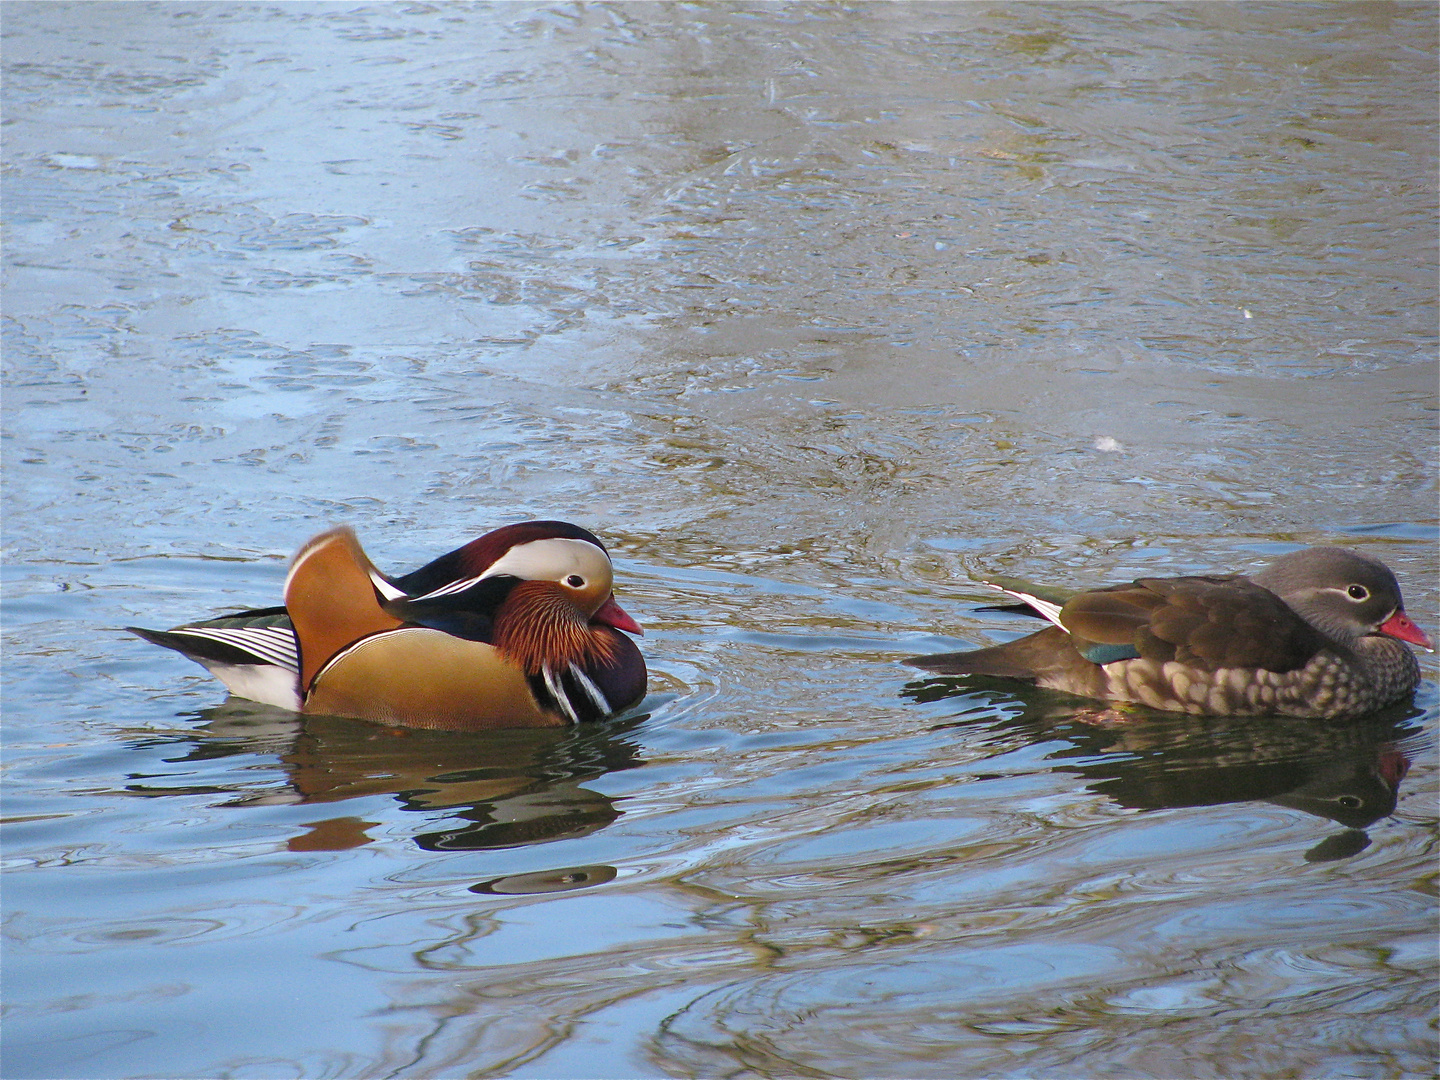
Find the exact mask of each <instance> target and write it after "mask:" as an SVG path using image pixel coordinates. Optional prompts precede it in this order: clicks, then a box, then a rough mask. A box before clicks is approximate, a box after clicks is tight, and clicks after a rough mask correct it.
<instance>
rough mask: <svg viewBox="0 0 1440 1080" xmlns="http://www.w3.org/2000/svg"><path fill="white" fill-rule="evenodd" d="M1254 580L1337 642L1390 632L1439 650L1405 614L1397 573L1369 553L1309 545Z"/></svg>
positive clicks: (1252, 579) (1284, 558)
mask: <svg viewBox="0 0 1440 1080" xmlns="http://www.w3.org/2000/svg"><path fill="white" fill-rule="evenodd" d="M1250 580H1251V581H1253V582H1255V584H1257V585H1259V586H1261V587H1263V588H1266V589H1269V590H1270V591H1271V592H1273V593H1274V594H1275V595H1276V596H1278V597H1280V599H1282V600H1284V601H1285V603H1286V604H1288V605H1289V606H1290V608H1291V610H1293V611H1294V612H1295V613H1296V614H1297V615H1299V616H1300V617H1301V618H1302V619H1304V620H1305V621H1306V622H1308V623H1309V624H1310V625H1311V626H1313V627H1315V629H1317V630H1319V631H1320V632H1321V633H1322V634H1324V635H1325V636H1326V637H1328V638H1330V639H1331V640H1332V641H1336V642H1339V643H1341V644H1343V645H1350V644H1353V643H1354V642H1356V641H1358V640H1359V639H1360V638H1362V637H1365V636H1367V635H1369V634H1387V635H1389V636H1390V637H1395V638H1399V639H1400V640H1401V641H1408V642H1410V643H1412V644H1414V645H1419V646H1420V647H1421V648H1423V649H1432V650H1433V648H1434V646H1433V645H1431V643H1430V639H1429V638H1428V637H1426V636H1425V634H1424V633H1423V632H1422V631H1421V629H1420V628H1419V627H1418V626H1416V625H1415V624H1414V623H1413V622H1411V621H1410V618H1409V616H1407V615H1406V614H1405V601H1404V599H1403V598H1402V597H1401V595H1400V583H1399V582H1398V581H1396V580H1395V575H1394V574H1393V573H1391V572H1390V568H1389V567H1388V566H1386V565H1385V564H1384V563H1382V562H1381V561H1380V560H1379V559H1375V558H1372V557H1371V556H1369V555H1362V554H1360V552H1358V551H1349V550H1347V549H1346V548H1338V547H1312V548H1305V549H1304V550H1302V551H1292V552H1290V553H1289V554H1288V555H1282V556H1280V558H1278V559H1276V560H1275V561H1274V562H1273V563H1271V564H1270V565H1269V566H1268V567H1266V568H1265V569H1264V570H1262V571H1261V572H1260V573H1258V574H1255V575H1253V576H1252V577H1251V579H1250Z"/></svg>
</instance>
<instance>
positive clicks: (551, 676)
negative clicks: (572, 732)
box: [541, 667, 580, 724]
mask: <svg viewBox="0 0 1440 1080" xmlns="http://www.w3.org/2000/svg"><path fill="white" fill-rule="evenodd" d="M541 672H542V673H543V674H544V676H545V686H546V688H547V689H548V690H549V691H550V696H551V697H552V698H554V699H555V704H557V705H559V706H560V708H562V709H564V710H565V715H566V716H568V717H569V718H570V722H571V723H572V724H578V723H579V722H580V717H578V716H577V715H575V706H574V705H572V704H570V699H569V698H568V697H567V696H566V694H565V687H564V685H563V684H562V683H561V682H560V677H559V676H558V675H556V674H555V672H554V670H553V669H552V668H549V667H545V668H541Z"/></svg>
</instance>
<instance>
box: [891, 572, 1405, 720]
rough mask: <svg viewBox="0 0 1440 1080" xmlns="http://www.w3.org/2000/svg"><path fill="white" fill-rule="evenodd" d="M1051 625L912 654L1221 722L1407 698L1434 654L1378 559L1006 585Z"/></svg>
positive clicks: (952, 667)
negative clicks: (1123, 581)
mask: <svg viewBox="0 0 1440 1080" xmlns="http://www.w3.org/2000/svg"><path fill="white" fill-rule="evenodd" d="M1004 591H1006V592H1008V593H1010V594H1011V595H1012V596H1017V597H1019V598H1020V599H1021V600H1023V601H1025V603H1026V604H1028V605H1029V606H1030V607H1031V608H1033V609H1034V610H1035V611H1036V612H1038V613H1039V614H1040V615H1042V616H1043V617H1044V618H1045V619H1047V620H1049V621H1050V622H1051V623H1052V624H1054V625H1052V626H1051V627H1049V628H1047V629H1045V630H1041V631H1040V632H1039V633H1035V634H1031V635H1029V636H1028V637H1024V638H1021V639H1020V640H1018V641H1012V642H1009V643H1007V644H1004V645H997V646H993V647H991V648H988V649H978V650H975V651H973V652H963V653H947V654H942V655H939V656H916V657H912V658H911V659H910V660H909V663H912V664H914V665H915V666H917V667H922V668H926V669H928V670H930V671H935V672H939V673H940V674H945V675H958V674H973V675H993V676H999V677H1002V678H1013V679H1021V680H1024V681H1027V682H1032V683H1035V684H1036V685H1037V686H1043V687H1047V688H1049V689H1052V690H1063V691H1065V692H1067V693H1071V694H1077V695H1079V696H1081V697H1089V698H1099V699H1101V700H1104V701H1128V702H1137V703H1140V704H1143V705H1149V706H1151V707H1152V708H1156V709H1165V710H1169V711H1173V712H1184V713H1191V714H1210V715H1217V716H1256V715H1263V714H1278V715H1284V716H1304V717H1315V718H1321V719H1350V718H1354V717H1357V716H1363V715H1364V714H1365V713H1368V712H1372V711H1374V710H1375V709H1379V708H1382V707H1384V706H1386V705H1389V704H1391V703H1393V702H1396V701H1400V700H1402V699H1403V698H1405V697H1407V696H1408V695H1409V694H1410V693H1411V692H1412V691H1413V690H1414V689H1415V687H1416V685H1418V683H1419V681H1420V667H1419V665H1418V664H1417V663H1416V661H1415V657H1414V654H1412V653H1411V652H1410V650H1409V649H1408V648H1407V647H1406V646H1405V645H1404V644H1403V642H1411V643H1412V644H1415V645H1419V646H1420V647H1422V648H1425V649H1430V648H1431V647H1432V646H1431V644H1430V639H1429V638H1427V637H1426V636H1425V634H1424V633H1423V632H1422V631H1421V630H1420V628H1419V627H1417V626H1416V625H1415V624H1414V623H1413V622H1411V621H1410V619H1409V617H1407V616H1406V614H1405V605H1404V601H1403V600H1402V599H1401V596H1400V586H1399V584H1398V583H1397V582H1396V580H1395V575H1394V574H1392V573H1391V572H1390V570H1389V569H1388V568H1387V567H1386V566H1385V565H1384V564H1383V563H1381V562H1380V561H1379V560H1378V559H1372V558H1370V557H1369V556H1366V555H1361V554H1359V553H1357V552H1353V551H1346V550H1344V549H1342V548H1332V547H1319V548H1307V549H1305V550H1303V551H1296V552H1291V553H1290V554H1288V555H1283V556H1281V557H1280V558H1279V559H1276V560H1275V562H1274V563H1272V564H1271V565H1270V566H1269V567H1268V568H1267V569H1265V570H1264V571H1262V572H1261V573H1259V574H1256V575H1255V576H1254V577H1253V578H1247V577H1241V576H1239V575H1232V576H1228V577H1180V578H1142V579H1140V580H1138V581H1135V582H1132V583H1131V584H1129V585H1115V586H1112V587H1110V588H1108V589H1096V590H1094V591H1092V592H1084V593H1080V594H1078V595H1076V596H1073V597H1071V598H1070V599H1068V600H1065V601H1064V602H1063V603H1057V602H1055V601H1054V600H1051V599H1046V598H1042V597H1040V596H1037V595H1035V594H1034V593H1032V592H1029V591H1023V590H1020V589H1005V590H1004Z"/></svg>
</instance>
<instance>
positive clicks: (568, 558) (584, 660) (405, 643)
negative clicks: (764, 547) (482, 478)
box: [129, 521, 646, 730]
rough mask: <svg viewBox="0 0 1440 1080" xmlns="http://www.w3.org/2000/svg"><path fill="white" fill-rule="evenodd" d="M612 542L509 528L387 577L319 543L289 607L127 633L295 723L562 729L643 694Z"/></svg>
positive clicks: (289, 596) (339, 542)
mask: <svg viewBox="0 0 1440 1080" xmlns="http://www.w3.org/2000/svg"><path fill="white" fill-rule="evenodd" d="M612 583H613V571H612V568H611V565H610V556H609V555H608V554H607V553H606V551H605V546H604V545H603V544H601V543H600V541H599V540H598V539H596V538H595V537H594V536H593V535H592V534H590V533H588V532H586V531H585V530H584V529H582V528H579V527H578V526H575V525H570V524H567V523H566V522H563V521H528V522H523V523H521V524H518V525H506V526H505V527H504V528H500V529H496V530H495V531H494V532H491V533H487V534H486V535H485V536H482V537H480V539H478V540H474V541H472V542H470V543H469V544H466V545H465V546H464V547H462V548H459V549H457V550H455V551H452V552H450V553H449V554H448V555H442V556H440V558H438V559H436V560H435V561H434V562H432V563H430V564H428V565H427V566H423V567H421V568H420V569H419V570H416V571H415V572H414V573H411V574H406V575H405V576H404V577H399V578H389V577H386V576H385V575H384V574H382V573H380V571H378V570H376V569H375V567H374V565H373V564H372V563H371V562H370V560H369V559H368V558H367V557H366V555H365V552H364V551H362V550H361V548H360V543H359V541H358V540H356V538H355V534H354V533H353V532H351V531H350V530H349V529H346V528H341V529H333V530H331V531H330V532H326V533H321V534H320V535H319V536H317V537H315V539H313V540H311V541H310V542H309V543H308V544H306V545H305V546H304V547H303V548H301V549H300V553H299V554H298V555H296V556H295V561H294V563H293V564H292V566H291V568H290V575H289V577H287V578H286V580H285V606H284V607H277V608H265V609H257V610H254V611H243V612H240V613H238V614H236V615H231V616H227V617H224V618H218V619H210V620H208V621H206V622H198V623H190V624H187V625H185V626H179V627H176V628H175V629H174V630H167V631H159V630H142V629H140V628H138V627H130V628H129V629H130V630H131V631H132V632H133V633H136V634H138V635H140V636H141V637H142V638H144V639H145V640H146V641H150V642H153V643H154V644H156V645H163V646H165V647H166V648H170V649H175V650H176V651H177V652H180V653H183V654H184V655H186V656H188V657H189V658H190V659H192V660H194V661H195V662H196V663H199V664H202V665H204V666H205V667H206V668H208V669H209V670H210V671H211V673H213V674H214V675H215V676H216V677H217V678H218V679H220V681H221V682H223V683H224V684H225V685H226V686H227V687H229V689H230V691H231V692H232V693H234V694H236V695H238V696H240V697H245V698H250V699H253V700H255V701H260V702H264V703H266V704H269V705H278V706H280V707H281V708H285V709H293V710H295V711H297V712H307V713H327V714H330V715H335V716H352V717H358V718H360V719H363V720H376V721H380V722H381V723H386V724H397V725H404V726H408V727H429V728H448V729H452V730H468V729H476V728H495V727H558V726H562V725H565V724H571V723H578V722H579V721H582V720H596V719H601V718H603V717H607V716H612V715H614V714H615V713H617V712H619V711H620V710H621V709H624V708H626V707H627V706H629V705H633V704H634V703H635V702H637V701H639V700H640V698H641V697H643V696H644V694H645V678H646V671H645V661H644V658H643V657H641V655H640V650H639V649H637V648H636V647H635V645H634V643H633V642H632V641H631V640H630V639H629V638H627V637H626V636H625V635H624V634H622V633H620V631H622V630H623V631H627V632H628V633H631V634H641V633H643V631H642V630H641V629H640V626H639V624H638V623H636V622H635V620H634V619H632V618H631V617H630V616H629V615H627V614H626V613H625V612H624V611H623V610H621V608H620V605H619V604H617V603H616V602H615V595H614V593H613V592H612Z"/></svg>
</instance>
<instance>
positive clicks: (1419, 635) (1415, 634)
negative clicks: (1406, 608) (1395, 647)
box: [1380, 611, 1435, 652]
mask: <svg viewBox="0 0 1440 1080" xmlns="http://www.w3.org/2000/svg"><path fill="white" fill-rule="evenodd" d="M1380 633H1382V634H1389V635H1390V636H1391V637H1394V638H1399V639H1400V640H1401V641H1408V642H1410V644H1411V645H1419V646H1420V648H1422V649H1425V650H1426V651H1427V652H1434V651H1435V646H1434V644H1433V643H1432V642H1431V641H1430V639H1429V638H1428V637H1426V636H1425V631H1424V630H1421V629H1420V627H1418V626H1416V625H1415V624H1414V623H1413V622H1411V621H1410V616H1409V615H1406V614H1405V612H1403V611H1397V612H1395V614H1394V615H1391V616H1390V618H1388V619H1386V620H1385V621H1384V622H1383V623H1381V624H1380Z"/></svg>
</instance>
